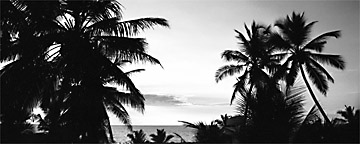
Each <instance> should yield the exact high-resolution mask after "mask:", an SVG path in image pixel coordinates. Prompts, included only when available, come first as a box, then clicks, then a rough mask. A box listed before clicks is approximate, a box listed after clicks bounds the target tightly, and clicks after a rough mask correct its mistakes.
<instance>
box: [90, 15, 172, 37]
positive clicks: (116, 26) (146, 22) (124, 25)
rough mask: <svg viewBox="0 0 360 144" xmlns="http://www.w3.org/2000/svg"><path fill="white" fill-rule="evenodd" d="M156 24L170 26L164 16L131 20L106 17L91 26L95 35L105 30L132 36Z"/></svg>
mask: <svg viewBox="0 0 360 144" xmlns="http://www.w3.org/2000/svg"><path fill="white" fill-rule="evenodd" d="M156 25H160V26H164V27H169V24H168V22H167V20H166V19H163V18H140V19H135V20H129V21H120V19H119V18H111V19H106V20H104V21H100V22H98V23H95V24H93V25H91V26H89V27H88V28H87V29H88V30H91V31H92V32H93V33H94V34H95V35H100V34H101V33H102V32H105V33H107V34H110V35H115V36H121V37H130V36H135V35H137V34H139V33H140V32H141V31H143V30H145V29H150V28H153V27H154V26H156Z"/></svg>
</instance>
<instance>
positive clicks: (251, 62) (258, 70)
mask: <svg viewBox="0 0 360 144" xmlns="http://www.w3.org/2000/svg"><path fill="white" fill-rule="evenodd" d="M245 29H246V32H247V36H248V38H249V39H247V38H246V37H245V36H244V34H242V33H241V32H239V31H237V30H235V32H236V33H237V34H238V36H237V37H236V38H238V39H239V40H240V42H241V47H240V50H239V51H238V50H225V51H224V52H223V53H222V54H221V57H222V58H223V59H224V60H226V61H228V62H237V64H236V65H234V64H229V65H225V66H222V67H220V68H219V69H218V70H217V71H216V73H215V81H216V82H219V81H220V80H222V79H223V78H224V77H227V76H232V75H234V74H236V73H240V74H241V75H240V76H239V77H238V78H237V83H236V84H235V85H234V87H235V89H234V92H233V95H232V97H231V100H230V104H232V102H233V100H234V99H235V97H236V93H237V92H239V93H240V94H245V95H246V97H245V98H247V97H250V96H251V93H253V89H254V87H255V88H256V87H261V86H263V85H264V83H263V82H264V80H266V79H268V74H267V73H266V72H265V71H264V70H265V69H267V70H269V72H273V70H274V66H276V64H277V61H276V59H274V58H272V57H271V52H272V50H271V49H270V48H269V47H268V45H267V39H268V34H269V32H270V31H269V30H270V27H266V26H263V25H259V24H256V23H255V21H254V22H253V23H252V25H251V30H250V29H249V28H248V27H247V26H246V24H245ZM248 85H250V86H248ZM247 88H248V90H247V92H243V91H244V90H246V89H247ZM247 111H248V107H246V108H245V112H244V116H245V119H246V118H247V113H248V112H247ZM245 123H246V121H245Z"/></svg>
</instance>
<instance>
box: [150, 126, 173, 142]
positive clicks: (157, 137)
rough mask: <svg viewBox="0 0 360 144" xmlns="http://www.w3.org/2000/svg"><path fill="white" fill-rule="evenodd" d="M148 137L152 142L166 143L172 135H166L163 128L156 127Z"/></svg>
mask: <svg viewBox="0 0 360 144" xmlns="http://www.w3.org/2000/svg"><path fill="white" fill-rule="evenodd" d="M150 137H151V140H152V141H153V142H154V143H167V142H169V140H170V139H172V138H173V137H174V136H173V135H167V134H166V132H165V130H164V129H160V130H159V129H156V134H150Z"/></svg>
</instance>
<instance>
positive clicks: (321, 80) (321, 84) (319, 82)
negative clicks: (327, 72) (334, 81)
mask: <svg viewBox="0 0 360 144" xmlns="http://www.w3.org/2000/svg"><path fill="white" fill-rule="evenodd" d="M305 66H306V71H307V72H308V74H309V77H310V79H311V80H312V82H313V84H314V85H315V86H316V87H317V88H318V90H319V91H320V92H321V93H322V94H324V95H326V91H327V90H328V88H329V87H328V84H327V81H326V78H325V76H324V74H323V73H322V72H321V71H320V70H319V69H317V68H316V67H314V66H313V65H311V64H309V63H305Z"/></svg>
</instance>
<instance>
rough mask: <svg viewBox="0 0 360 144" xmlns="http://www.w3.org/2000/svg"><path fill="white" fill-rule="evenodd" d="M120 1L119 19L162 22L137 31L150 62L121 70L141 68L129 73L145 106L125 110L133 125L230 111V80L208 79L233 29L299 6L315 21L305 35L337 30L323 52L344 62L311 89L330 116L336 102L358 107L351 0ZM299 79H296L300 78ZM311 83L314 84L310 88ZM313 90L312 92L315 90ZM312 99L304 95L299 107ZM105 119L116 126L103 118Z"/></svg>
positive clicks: (230, 46)
mask: <svg viewBox="0 0 360 144" xmlns="http://www.w3.org/2000/svg"><path fill="white" fill-rule="evenodd" d="M119 2H120V3H121V4H122V5H123V6H124V7H125V8H124V9H123V14H124V16H123V17H124V20H131V19H136V18H141V17H160V18H165V19H167V20H168V21H169V24H170V28H169V29H168V28H163V27H155V28H154V29H153V30H152V29H151V30H146V31H145V32H143V33H142V34H140V35H138V36H137V37H143V38H146V39H147V42H148V43H149V45H148V53H149V54H150V55H152V56H154V57H156V58H157V59H159V60H160V62H161V63H162V65H163V67H164V68H161V67H160V66H158V65H150V64H138V65H130V66H127V67H126V69H128V70H131V69H135V68H145V69H146V71H144V72H142V73H137V74H134V75H132V76H131V79H132V80H133V82H134V83H135V85H136V86H137V87H138V88H139V89H140V91H141V92H142V93H143V94H144V95H145V98H146V105H145V112H144V113H143V114H142V113H139V112H137V111H134V110H132V109H130V108H129V109H128V111H129V113H130V116H131V119H132V124H133V125H180V124H181V123H179V122H178V121H179V120H184V121H188V122H199V121H204V122H207V123H209V122H211V121H212V120H215V119H219V118H220V115H222V114H228V115H235V114H236V111H235V106H234V105H232V106H230V105H229V102H230V97H231V94H232V92H233V87H232V86H233V84H234V83H235V82H236V80H235V78H236V76H233V77H228V78H225V79H224V80H222V81H220V82H218V83H216V82H215V71H216V70H217V69H218V68H219V67H221V66H223V65H225V64H228V63H226V62H225V61H224V60H222V59H221V56H220V54H221V53H222V52H223V51H224V50H238V48H239V45H238V41H237V39H236V38H235V36H236V33H235V32H234V29H236V30H238V31H240V32H245V29H244V24H247V25H251V23H252V21H254V20H255V21H256V22H258V23H262V24H266V25H269V24H273V23H274V21H275V20H277V19H279V18H283V17H285V16H286V15H288V14H291V13H292V12H293V11H295V12H305V17H306V18H307V20H308V22H311V21H318V23H316V24H315V25H314V27H313V29H312V33H311V37H315V36H317V35H320V34H321V33H323V32H328V31H332V30H341V32H342V36H341V38H339V39H329V40H328V43H327V45H326V47H325V50H324V53H331V54H340V55H342V56H343V57H344V59H345V61H346V69H345V70H343V71H341V70H337V69H334V68H331V67H327V66H326V69H327V70H328V71H329V72H330V74H331V75H332V76H333V78H334V79H335V83H334V84H332V83H329V87H330V88H329V91H328V94H327V96H323V95H321V94H320V93H319V92H316V95H317V97H318V98H319V101H320V103H321V104H322V106H323V107H324V109H325V111H326V112H327V113H328V114H329V115H332V116H336V115H335V114H336V111H338V110H340V109H344V105H351V106H355V107H356V108H359V33H360V32H359V26H360V24H359V1H241V0H206V1H205V0H171V1H168V0H147V1H143V0H131V1H130V0H119ZM298 79H299V84H303V82H302V80H301V79H300V78H298ZM313 89H316V88H313ZM315 91H316V90H315ZM313 104H314V103H313V102H312V100H311V99H310V97H309V96H308V95H307V100H306V105H305V108H306V109H307V110H309V109H310V107H311V106H312V105H313ZM111 123H112V124H121V123H120V122H119V121H118V120H117V119H116V118H115V117H114V116H111Z"/></svg>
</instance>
